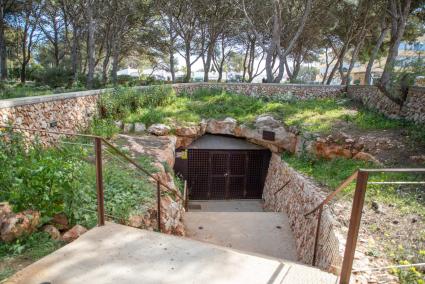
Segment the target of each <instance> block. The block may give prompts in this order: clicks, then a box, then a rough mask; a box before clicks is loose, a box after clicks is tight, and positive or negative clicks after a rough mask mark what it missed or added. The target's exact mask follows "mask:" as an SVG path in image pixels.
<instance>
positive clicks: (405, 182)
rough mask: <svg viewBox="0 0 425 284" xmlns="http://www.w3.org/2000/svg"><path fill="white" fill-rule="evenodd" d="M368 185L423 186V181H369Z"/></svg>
mask: <svg viewBox="0 0 425 284" xmlns="http://www.w3.org/2000/svg"><path fill="white" fill-rule="evenodd" d="M368 184H425V181H370V182H368Z"/></svg>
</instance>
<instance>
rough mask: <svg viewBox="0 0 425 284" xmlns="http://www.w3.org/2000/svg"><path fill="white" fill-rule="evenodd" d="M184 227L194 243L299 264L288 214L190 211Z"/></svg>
mask: <svg viewBox="0 0 425 284" xmlns="http://www.w3.org/2000/svg"><path fill="white" fill-rule="evenodd" d="M183 223H184V225H185V229H186V236H187V237H189V238H191V239H195V240H198V241H204V242H208V243H212V244H216V245H220V246H224V247H229V248H235V249H240V250H244V251H248V252H254V253H260V254H264V255H268V256H272V257H277V258H283V259H287V260H291V261H297V252H296V245H295V239H294V237H293V235H292V231H291V228H290V226H289V220H288V217H287V216H286V215H285V214H284V213H275V212H194V211H189V212H186V213H185V214H184V216H183Z"/></svg>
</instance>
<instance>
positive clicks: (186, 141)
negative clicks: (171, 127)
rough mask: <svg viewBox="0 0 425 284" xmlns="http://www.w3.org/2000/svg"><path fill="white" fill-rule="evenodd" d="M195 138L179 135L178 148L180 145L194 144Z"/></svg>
mask: <svg viewBox="0 0 425 284" xmlns="http://www.w3.org/2000/svg"><path fill="white" fill-rule="evenodd" d="M194 140H195V139H194V138H190V137H182V136H177V141H176V149H177V148H180V147H187V146H189V145H190V144H192V142H193V141H194Z"/></svg>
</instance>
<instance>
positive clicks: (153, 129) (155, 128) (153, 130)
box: [148, 123, 171, 136]
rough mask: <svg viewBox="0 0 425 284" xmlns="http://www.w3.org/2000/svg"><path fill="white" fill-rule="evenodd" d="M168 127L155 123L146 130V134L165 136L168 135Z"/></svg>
mask: <svg viewBox="0 0 425 284" xmlns="http://www.w3.org/2000/svg"><path fill="white" fill-rule="evenodd" d="M170 130H171V129H170V127H169V126H167V125H165V124H161V123H156V124H152V125H151V126H150V127H149V128H148V132H149V133H150V134H154V135H156V136H166V135H168V133H170Z"/></svg>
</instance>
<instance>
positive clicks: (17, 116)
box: [0, 83, 425, 131]
mask: <svg viewBox="0 0 425 284" xmlns="http://www.w3.org/2000/svg"><path fill="white" fill-rule="evenodd" d="M139 88H143V89H146V88H149V86H147V87H139ZM173 88H174V89H175V90H176V92H177V93H182V92H187V93H192V92H194V91H195V90H198V89H201V88H215V89H217V88H218V89H225V90H227V91H230V92H235V93H240V94H244V95H272V94H285V93H288V92H291V94H292V95H293V96H294V97H295V98H296V99H300V100H306V99H323V98H336V97H338V96H340V95H341V94H342V93H344V92H345V91H347V94H348V96H349V97H350V98H352V99H355V100H358V101H360V102H362V103H363V104H364V105H365V106H367V107H369V108H372V109H377V110H378V111H380V112H382V113H384V114H385V115H387V116H389V117H393V118H399V117H404V118H406V119H408V120H412V121H415V122H418V123H425V87H411V88H410V89H409V95H408V97H407V101H406V103H405V104H404V106H403V108H401V109H400V107H399V106H398V105H396V104H395V103H393V102H392V101H390V100H389V99H387V98H386V97H385V96H383V95H382V94H381V93H380V92H379V90H378V89H377V88H376V87H373V86H348V87H346V86H323V85H292V84H250V83H227V84H226V83H188V84H174V85H173ZM106 91H108V89H103V90H92V91H83V92H74V93H65V94H56V95H47V96H38V97H27V98H17V99H8V100H0V123H1V124H5V123H6V124H7V123H11V124H14V125H19V126H22V127H30V128H49V129H51V130H66V131H78V130H79V129H80V128H83V127H85V126H87V124H88V122H89V121H90V117H92V115H93V114H95V113H96V104H97V100H98V97H99V95H100V94H102V93H104V92H106Z"/></svg>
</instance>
